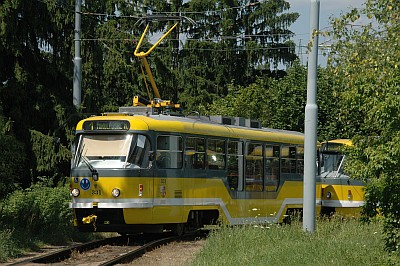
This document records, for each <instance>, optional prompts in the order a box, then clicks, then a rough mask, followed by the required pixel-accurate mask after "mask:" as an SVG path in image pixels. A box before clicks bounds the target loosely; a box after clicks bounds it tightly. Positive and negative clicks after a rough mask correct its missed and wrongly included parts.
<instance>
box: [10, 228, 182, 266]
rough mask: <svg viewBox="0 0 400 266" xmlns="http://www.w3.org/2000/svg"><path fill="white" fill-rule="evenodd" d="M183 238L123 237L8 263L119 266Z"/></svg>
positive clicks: (163, 236)
mask: <svg viewBox="0 0 400 266" xmlns="http://www.w3.org/2000/svg"><path fill="white" fill-rule="evenodd" d="M178 239H181V237H178V236H171V235H165V234H164V235H134V236H119V237H113V238H107V239H102V240H97V241H92V242H89V243H85V244H79V245H74V246H71V247H68V248H64V249H62V250H58V251H55V252H52V253H49V254H45V255H42V256H39V257H34V258H30V259H26V260H23V261H19V262H15V263H11V264H8V265H35V264H50V263H51V265H57V264H59V265H76V264H88V265H89V264H90V265H102V266H106V265H115V264H118V263H128V262H130V261H133V260H134V259H135V258H138V257H140V256H142V255H143V254H145V253H146V252H148V251H151V250H153V249H156V248H157V247H160V246H162V245H165V244H167V243H170V242H173V241H177V240H178Z"/></svg>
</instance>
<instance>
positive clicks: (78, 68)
mask: <svg viewBox="0 0 400 266" xmlns="http://www.w3.org/2000/svg"><path fill="white" fill-rule="evenodd" d="M81 5H82V0H76V2H75V57H74V77H73V80H74V89H73V96H72V102H73V104H74V106H75V107H76V108H77V109H78V108H79V107H80V106H81V93H82V88H81V86H82V58H81Z"/></svg>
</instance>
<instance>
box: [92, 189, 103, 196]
mask: <svg viewBox="0 0 400 266" xmlns="http://www.w3.org/2000/svg"><path fill="white" fill-rule="evenodd" d="M92 195H101V190H100V189H94V190H92Z"/></svg>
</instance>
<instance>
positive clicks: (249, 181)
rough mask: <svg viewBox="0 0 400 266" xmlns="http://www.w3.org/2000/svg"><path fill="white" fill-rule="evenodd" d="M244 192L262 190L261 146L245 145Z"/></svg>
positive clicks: (259, 144) (254, 144)
mask: <svg viewBox="0 0 400 266" xmlns="http://www.w3.org/2000/svg"><path fill="white" fill-rule="evenodd" d="M245 176H246V190H247V191H262V190H263V186H264V185H263V145H262V143H252V142H250V143H247V145H246V174H245Z"/></svg>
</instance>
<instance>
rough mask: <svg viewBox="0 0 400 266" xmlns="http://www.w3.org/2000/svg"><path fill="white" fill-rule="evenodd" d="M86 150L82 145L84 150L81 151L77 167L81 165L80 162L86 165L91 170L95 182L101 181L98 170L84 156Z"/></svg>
mask: <svg viewBox="0 0 400 266" xmlns="http://www.w3.org/2000/svg"><path fill="white" fill-rule="evenodd" d="M84 149H85V144H83V145H82V148H81V149H80V150H79V153H78V160H77V165H78V164H79V162H80V160H81V159H82V161H83V162H84V163H85V164H86V166H87V167H88V168H89V170H90V172H91V173H92V178H93V180H94V181H97V180H99V173H98V172H97V170H96V168H94V167H93V165H92V164H91V163H90V162H89V160H88V158H87V157H86V156H85V155H83V150H84Z"/></svg>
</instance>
